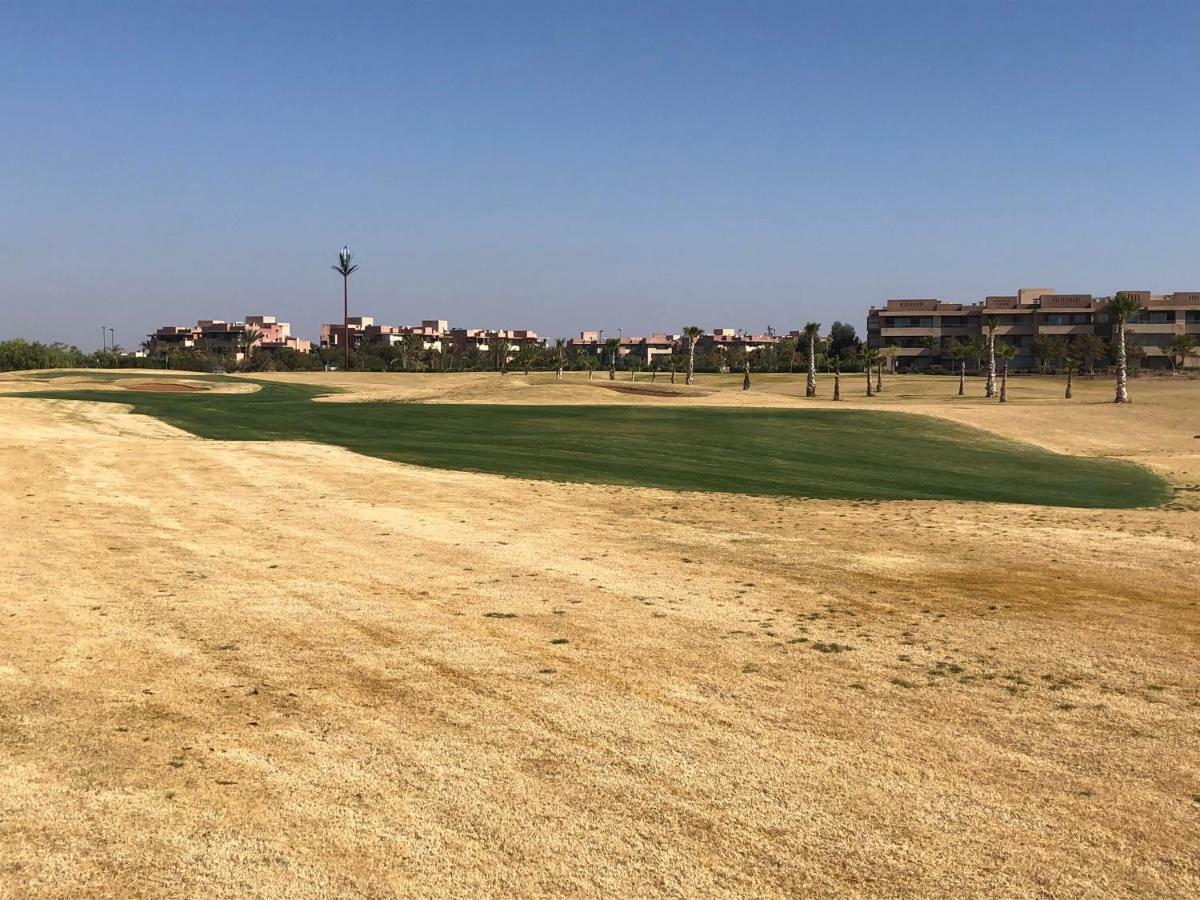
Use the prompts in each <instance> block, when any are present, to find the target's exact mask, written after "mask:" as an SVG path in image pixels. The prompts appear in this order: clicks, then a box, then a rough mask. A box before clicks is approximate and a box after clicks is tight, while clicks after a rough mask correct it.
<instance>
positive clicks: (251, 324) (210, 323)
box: [147, 316, 312, 360]
mask: <svg viewBox="0 0 1200 900" xmlns="http://www.w3.org/2000/svg"><path fill="white" fill-rule="evenodd" d="M285 347H286V348H290V349H292V350H297V351H299V352H301V353H307V352H308V351H309V350H311V349H312V342H311V341H306V340H304V339H303V338H299V337H296V336H295V335H293V334H292V326H291V325H290V324H288V323H287V322H280V321H279V320H278V319H276V318H275V316H246V317H245V318H244V319H243V320H242V321H240V322H226V321H225V320H224V319H201V320H199V321H198V322H197V323H196V324H195V325H164V326H163V327H161V328H157V329H155V330H154V332H153V333H152V334H150V335H149V338H148V340H147V348H148V349H149V351H150V352H151V353H154V354H158V353H169V352H170V351H172V350H181V349H196V350H202V351H204V352H207V353H230V354H233V356H234V358H236V359H238V360H241V359H242V358H244V356H245V353H246V352H247V351H249V350H253V349H260V348H261V349H264V350H278V349H281V348H285Z"/></svg>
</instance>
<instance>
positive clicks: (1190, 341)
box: [1167, 334, 1196, 370]
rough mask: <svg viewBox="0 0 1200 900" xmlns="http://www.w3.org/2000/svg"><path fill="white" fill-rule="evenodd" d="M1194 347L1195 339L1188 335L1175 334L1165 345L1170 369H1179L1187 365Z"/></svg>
mask: <svg viewBox="0 0 1200 900" xmlns="http://www.w3.org/2000/svg"><path fill="white" fill-rule="evenodd" d="M1195 347H1196V339H1195V338H1194V337H1192V336H1191V335H1190V334H1177V335H1175V336H1174V337H1173V338H1171V340H1170V343H1168V344H1167V359H1168V360H1170V362H1171V369H1172V370H1176V369H1181V368H1183V366H1184V365H1186V364H1187V358H1188V355H1189V354H1190V353H1191V352H1192V350H1194V349H1195Z"/></svg>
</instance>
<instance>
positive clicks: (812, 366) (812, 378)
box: [804, 322, 821, 397]
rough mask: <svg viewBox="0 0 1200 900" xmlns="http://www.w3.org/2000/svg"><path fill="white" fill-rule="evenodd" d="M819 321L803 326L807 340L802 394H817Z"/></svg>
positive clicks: (806, 395)
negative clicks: (806, 362) (806, 378)
mask: <svg viewBox="0 0 1200 900" xmlns="http://www.w3.org/2000/svg"><path fill="white" fill-rule="evenodd" d="M820 331H821V323H820V322H809V323H808V324H807V325H805V326H804V337H805V338H806V339H807V340H808V381H807V382H806V383H805V385H804V396H805V397H815V396H817V336H818V335H819V334H820Z"/></svg>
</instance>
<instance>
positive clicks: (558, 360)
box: [550, 338, 567, 381]
mask: <svg viewBox="0 0 1200 900" xmlns="http://www.w3.org/2000/svg"><path fill="white" fill-rule="evenodd" d="M550 361H551V362H553V363H554V378H555V380H556V381H562V373H563V366H564V365H566V362H567V339H566V338H555V339H554V349H553V350H551V351H550Z"/></svg>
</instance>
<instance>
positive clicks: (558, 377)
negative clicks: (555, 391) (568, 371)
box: [554, 366, 562, 381]
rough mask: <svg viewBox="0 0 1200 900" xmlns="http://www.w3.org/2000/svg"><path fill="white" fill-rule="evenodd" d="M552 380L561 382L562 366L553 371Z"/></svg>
mask: <svg viewBox="0 0 1200 900" xmlns="http://www.w3.org/2000/svg"><path fill="white" fill-rule="evenodd" d="M554 380H555V381H562V366H559V367H558V368H557V369H555V370H554Z"/></svg>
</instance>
